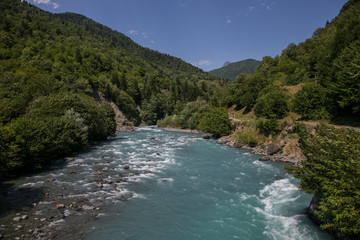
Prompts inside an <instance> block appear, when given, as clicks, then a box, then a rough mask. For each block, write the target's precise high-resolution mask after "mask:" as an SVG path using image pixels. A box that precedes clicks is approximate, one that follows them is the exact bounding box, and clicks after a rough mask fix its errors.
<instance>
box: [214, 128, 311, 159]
mask: <svg viewBox="0 0 360 240" xmlns="http://www.w3.org/2000/svg"><path fill="white" fill-rule="evenodd" d="M237 131H241V130H239V129H238V130H237ZM294 132H295V126H293V125H291V126H288V127H286V128H284V129H283V130H282V132H281V133H280V134H279V136H278V137H277V138H276V139H273V138H272V137H271V136H269V137H267V139H266V140H264V143H263V144H244V143H241V142H239V141H237V140H236V131H235V132H233V134H231V135H229V136H224V137H221V138H219V139H218V140H217V142H218V143H220V144H225V145H228V146H231V147H237V148H241V149H245V150H249V151H251V152H252V153H253V154H256V155H260V156H262V157H261V158H260V159H259V160H260V161H274V162H285V163H289V164H292V165H294V166H299V165H300V164H301V162H302V161H303V160H305V156H304V155H303V154H302V150H301V149H300V147H299V145H298V138H297V137H294V136H293V135H291V134H293V133H294Z"/></svg>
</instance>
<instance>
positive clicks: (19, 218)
mask: <svg viewBox="0 0 360 240" xmlns="http://www.w3.org/2000/svg"><path fill="white" fill-rule="evenodd" d="M21 220H22V219H21V217H15V218H14V219H13V221H14V222H20V221H21Z"/></svg>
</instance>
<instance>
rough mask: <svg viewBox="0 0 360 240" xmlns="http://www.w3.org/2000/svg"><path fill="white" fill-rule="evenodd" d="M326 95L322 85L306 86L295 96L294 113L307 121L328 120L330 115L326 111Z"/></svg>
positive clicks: (293, 102)
mask: <svg viewBox="0 0 360 240" xmlns="http://www.w3.org/2000/svg"><path fill="white" fill-rule="evenodd" d="M326 102H327V100H326V93H325V89H323V87H321V86H320V85H318V86H316V85H314V84H310V85H305V86H304V87H303V88H302V89H301V90H300V91H299V92H297V93H296V94H295V98H294V99H293V101H292V108H293V111H294V112H296V113H298V114H300V115H301V116H302V118H303V119H305V120H309V119H311V120H328V119H329V118H330V115H329V113H328V111H327V110H326V107H325V105H326Z"/></svg>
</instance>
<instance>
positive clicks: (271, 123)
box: [256, 118, 279, 135]
mask: <svg viewBox="0 0 360 240" xmlns="http://www.w3.org/2000/svg"><path fill="white" fill-rule="evenodd" d="M256 127H257V128H258V129H259V130H260V133H262V134H265V135H270V134H273V135H276V134H278V133H279V127H278V122H277V120H276V119H274V118H272V119H267V120H265V121H262V120H261V121H259V122H258V124H257V125H256Z"/></svg>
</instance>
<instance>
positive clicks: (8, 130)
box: [0, 0, 226, 178]
mask: <svg viewBox="0 0 360 240" xmlns="http://www.w3.org/2000/svg"><path fill="white" fill-rule="evenodd" d="M0 11H1V18H0V63H1V64H0V69H1V71H0V72H1V76H0V178H4V177H7V176H11V175H14V174H20V173H22V172H26V171H31V170H34V169H39V168H42V167H43V166H45V165H47V164H48V163H49V162H50V160H51V159H54V157H55V158H56V157H60V156H63V155H66V154H68V153H70V152H73V151H75V150H78V149H80V148H82V147H84V146H85V145H86V144H88V143H90V142H93V141H98V140H104V139H106V138H107V137H109V136H112V135H114V134H115V129H116V126H115V121H114V111H113V109H112V108H111V107H110V105H109V104H108V103H107V102H103V103H100V102H97V101H96V100H95V98H94V95H96V94H97V93H98V92H101V93H102V94H103V95H104V96H105V98H106V99H107V100H108V101H112V102H114V103H115V104H116V105H117V107H118V108H119V109H120V110H121V111H122V112H123V113H124V114H125V116H126V117H127V118H128V119H129V120H130V121H132V122H133V123H134V124H135V125H139V124H140V123H141V122H142V121H143V122H145V123H146V124H156V122H157V120H159V119H162V118H164V117H165V116H166V115H170V114H173V113H176V112H179V111H181V110H182V109H183V108H184V107H185V106H186V103H187V102H190V101H195V100H199V101H200V100H203V101H206V102H211V101H212V102H214V101H215V102H217V99H218V98H221V97H220V95H221V96H222V95H223V94H224V91H225V88H224V87H222V86H223V85H224V84H226V81H224V80H221V81H220V80H219V79H217V78H216V77H214V76H212V75H210V74H208V73H205V72H203V71H202V70H200V69H198V68H196V67H194V66H192V65H190V64H188V63H185V62H184V61H182V60H181V59H178V58H175V57H171V56H169V55H166V54H162V53H159V52H156V51H153V50H150V49H147V48H143V47H141V46H139V45H137V44H136V43H134V42H133V41H132V40H131V39H130V38H128V37H126V36H125V35H123V34H121V33H118V32H116V31H113V30H111V29H109V28H107V27H105V26H102V25H101V24H99V23H96V22H94V21H92V20H91V19H88V18H86V17H84V16H81V15H78V14H73V13H64V14H51V13H48V12H45V11H43V10H41V9H39V8H37V7H35V6H32V5H31V4H29V3H27V2H26V1H20V0H3V1H1V2H0ZM215 89H216V91H215Z"/></svg>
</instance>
